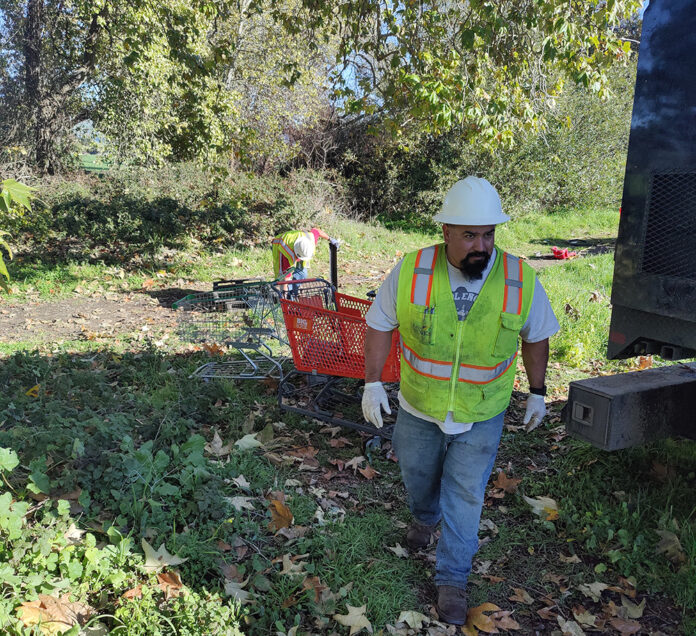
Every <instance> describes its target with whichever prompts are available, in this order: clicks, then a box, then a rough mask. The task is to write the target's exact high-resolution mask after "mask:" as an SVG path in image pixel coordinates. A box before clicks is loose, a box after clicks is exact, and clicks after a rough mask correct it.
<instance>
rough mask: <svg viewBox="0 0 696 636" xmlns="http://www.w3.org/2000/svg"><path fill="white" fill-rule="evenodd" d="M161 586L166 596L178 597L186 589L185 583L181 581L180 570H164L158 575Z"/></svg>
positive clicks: (168, 597) (166, 597)
mask: <svg viewBox="0 0 696 636" xmlns="http://www.w3.org/2000/svg"><path fill="white" fill-rule="evenodd" d="M157 580H158V581H159V586H158V587H159V588H160V590H162V591H163V592H164V598H165V599H167V600H169V599H170V598H176V597H177V596H179V595H180V594H181V593H182V592H183V591H184V584H183V583H182V582H181V577H180V576H179V573H178V572H175V571H173V570H171V571H169V572H162V573H160V574H158V575H157Z"/></svg>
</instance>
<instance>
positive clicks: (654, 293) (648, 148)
mask: <svg viewBox="0 0 696 636" xmlns="http://www.w3.org/2000/svg"><path fill="white" fill-rule="evenodd" d="M621 210H622V214H621V221H620V225H619V233H618V238H617V243H616V251H615V255H614V282H613V289H612V297H611V300H612V314H611V325H610V328H609V339H608V340H609V344H608V351H607V357H608V358H610V359H617V358H630V357H633V356H640V355H653V354H654V355H656V356H659V357H661V358H663V359H664V360H669V361H674V363H673V364H669V365H667V366H660V367H656V368H652V369H647V370H645V371H637V372H632V373H622V374H617V375H614V376H604V377H597V378H589V379H586V380H581V381H578V382H572V383H571V384H570V387H569V394H568V403H567V405H566V406H565V408H564V410H563V419H564V422H565V424H566V428H567V430H568V431H569V432H570V433H571V434H572V435H573V436H575V437H578V438H580V439H584V440H586V441H588V442H590V443H591V444H593V445H594V446H597V447H599V448H604V449H606V450H615V449H620V448H626V447H629V446H634V445H637V444H641V443H643V442H646V441H649V440H652V439H656V438H658V437H667V436H674V435H680V436H686V437H691V438H696V363H693V362H677V361H680V360H687V359H689V358H695V357H696V6H695V5H694V3H693V2H692V1H690V0H670V1H669V2H668V1H666V0H652V2H651V3H650V5H649V6H648V8H647V9H646V11H645V14H644V16H643V30H642V36H641V42H640V49H639V54H638V70H637V76H636V87H635V97H634V102H633V116H632V119H631V132H630V137H629V145H628V156H627V160H626V173H625V178H624V188H623V198H622V204H621Z"/></svg>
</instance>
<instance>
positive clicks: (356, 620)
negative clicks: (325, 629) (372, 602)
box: [333, 605, 372, 636]
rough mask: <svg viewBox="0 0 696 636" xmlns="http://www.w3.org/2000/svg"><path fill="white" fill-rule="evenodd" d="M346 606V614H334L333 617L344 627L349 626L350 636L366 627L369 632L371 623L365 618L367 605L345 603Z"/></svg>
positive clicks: (370, 631)
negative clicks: (357, 605)
mask: <svg viewBox="0 0 696 636" xmlns="http://www.w3.org/2000/svg"><path fill="white" fill-rule="evenodd" d="M346 607H347V608H348V613H347V614H334V615H333V619H334V620H335V621H336V622H337V623H340V624H341V625H344V626H345V627H350V636H352V635H353V634H357V633H358V632H359V631H360V630H362V629H366V630H367V631H368V632H369V633H370V634H371V633H372V625H371V624H370V621H368V620H367V616H365V610H366V609H367V605H362V606H360V607H353V606H352V605H346Z"/></svg>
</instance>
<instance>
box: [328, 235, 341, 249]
mask: <svg viewBox="0 0 696 636" xmlns="http://www.w3.org/2000/svg"><path fill="white" fill-rule="evenodd" d="M329 244H330V245H333V246H334V247H335V248H336V249H337V250H338V249H341V241H340V240H339V239H337V238H330V239H329Z"/></svg>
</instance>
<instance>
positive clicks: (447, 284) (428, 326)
mask: <svg viewBox="0 0 696 636" xmlns="http://www.w3.org/2000/svg"><path fill="white" fill-rule="evenodd" d="M434 218H435V221H438V222H440V223H442V224H443V227H442V233H443V237H444V243H440V244H438V245H433V246H431V247H426V248H424V249H421V250H418V251H416V252H412V253H411V254H407V255H406V256H405V257H404V258H403V260H402V261H401V262H400V263H398V264H397V266H396V267H395V268H394V269H393V270H392V272H391V273H390V274H389V275H388V277H387V278H386V280H385V281H384V283H383V284H382V286H381V287H380V289H379V292H378V293H377V297H376V298H375V301H374V303H373V304H372V307H371V308H370V310H369V311H368V313H367V316H366V320H367V324H368V328H367V335H366V339H365V390H364V393H363V399H362V408H363V414H364V416H365V419H366V420H368V421H369V422H371V423H372V424H374V425H375V426H377V427H381V426H382V414H381V410H382V409H384V410H385V411H386V412H387V413H391V411H390V408H389V403H388V400H387V394H386V392H385V390H384V388H383V386H382V383H381V382H380V377H381V375H382V369H383V367H384V363H385V361H386V359H387V355H388V352H389V349H390V347H391V342H392V331H393V330H394V329H397V328H398V330H399V333H400V336H401V341H400V343H401V344H400V346H401V385H400V391H399V407H400V408H399V413H398V417H397V421H396V427H395V429H394V434H393V440H392V441H393V445H394V450H395V452H396V455H397V457H398V459H399V465H400V467H401V474H402V477H403V480H404V484H405V486H406V490H407V491H408V499H409V508H410V510H411V513H412V514H413V521H412V523H411V525H410V526H409V529H408V531H407V535H406V542H407V544H408V545H409V547H411V548H412V549H421V548H425V547H427V546H428V545H429V544H430V542H431V540H432V539H433V535H434V533H435V530H436V527H437V525H438V523H440V522H441V524H442V525H441V535H440V540H439V542H438V546H437V557H436V573H435V584H436V586H437V588H438V600H437V610H438V613H439V616H440V619H441V620H443V621H446V622H448V623H453V624H455V625H462V624H464V623H466V617H467V603H466V595H465V587H466V584H467V579H468V577H469V573H470V571H471V563H472V560H473V557H474V554H475V553H476V550H477V548H478V526H479V520H480V517H481V508H482V505H483V499H484V492H485V487H486V483H487V481H488V478H489V476H490V474H491V469H492V468H493V463H494V461H495V456H496V453H497V450H498V444H499V442H500V436H501V433H502V429H503V415H504V413H505V410H506V409H507V407H508V404H509V402H510V396H511V394H512V388H513V382H514V380H515V371H516V368H517V355H518V351H517V347H518V338H521V340H522V361H523V363H524V367H525V371H526V373H527V379H528V381H529V386H530V389H529V390H530V395H529V397H528V398H527V405H526V413H525V416H524V424H525V425H526V426H527V429H528V430H531V429H532V428H535V427H536V426H538V425H539V424H540V423H541V420H542V419H543V418H544V415H545V414H546V407H545V404H544V395H546V387H545V385H544V380H545V376H546V366H547V363H548V356H549V337H550V336H551V335H553V334H554V333H556V332H557V331H558V329H559V325H558V321H557V320H556V317H555V316H554V313H553V310H552V309H551V305H550V303H549V301H548V298H547V296H546V292H545V291H544V289H543V287H542V286H541V283H539V281H538V280H537V279H536V276H535V273H534V270H533V269H532V268H531V267H530V266H529V265H527V264H526V263H525V262H524V261H522V260H520V259H519V258H517V257H515V256H513V255H511V254H508V253H506V252H503V251H502V250H500V249H499V248H497V247H496V246H495V228H496V225H498V224H499V223H505V222H506V221H508V220H509V218H510V217H508V216H507V215H505V214H504V213H503V211H502V207H501V204H500V197H499V196H498V193H497V192H496V190H495V188H494V187H493V186H492V185H491V184H490V183H489V182H488V181H486V180H485V179H481V178H478V177H467V178H466V179H463V180H461V181H458V182H457V183H455V184H454V186H452V188H451V189H450V190H449V192H448V193H447V195H446V197H445V200H444V202H443V205H442V209H441V210H440V212H439V213H438V214H437V215H436V216H435V217H434Z"/></svg>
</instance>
